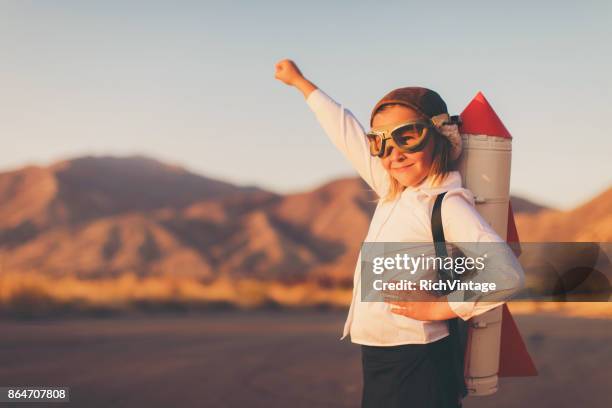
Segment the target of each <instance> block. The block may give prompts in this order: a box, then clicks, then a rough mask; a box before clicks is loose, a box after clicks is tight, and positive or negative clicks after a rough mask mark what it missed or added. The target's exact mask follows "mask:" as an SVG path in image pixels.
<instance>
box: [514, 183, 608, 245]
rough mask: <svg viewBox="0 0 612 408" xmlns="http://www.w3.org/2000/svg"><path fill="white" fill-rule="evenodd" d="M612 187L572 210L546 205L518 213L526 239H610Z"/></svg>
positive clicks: (519, 224)
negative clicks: (539, 209) (549, 207)
mask: <svg viewBox="0 0 612 408" xmlns="http://www.w3.org/2000/svg"><path fill="white" fill-rule="evenodd" d="M611 209H612V188H608V189H607V190H605V191H603V192H602V193H600V194H599V195H597V196H596V197H595V198H593V199H591V200H589V201H587V202H585V203H584V204H582V205H580V206H579V207H576V208H574V209H572V210H569V211H560V210H552V209H544V210H542V211H540V212H537V213H519V214H517V216H516V225H517V229H518V232H519V237H520V239H521V241H523V242H544V241H551V242H611V241H612V211H611Z"/></svg>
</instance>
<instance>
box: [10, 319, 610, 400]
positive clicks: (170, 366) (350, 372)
mask: <svg viewBox="0 0 612 408" xmlns="http://www.w3.org/2000/svg"><path fill="white" fill-rule="evenodd" d="M344 317H345V312H343V311H308V312H304V311H303V312H281V311H258V312H248V313H247V312H236V311H219V312H214V313H209V314H191V315H170V314H168V315H162V316H160V315H156V316H150V315H139V316H124V317H114V318H74V319H63V320H39V321H26V322H24V321H15V320H4V321H1V322H0V386H25V385H49V386H51V385H54V386H69V387H70V388H71V402H70V403H68V404H47V405H49V406H54V407H59V406H75V407H110V406H112V407H168V406H178V407H295V408H299V407H356V406H359V400H360V393H361V378H360V354H359V347H358V346H356V345H354V344H351V343H350V342H347V341H342V342H341V341H339V335H340V331H341V328H342V324H343V321H344ZM517 322H518V324H519V327H520V329H521V331H522V333H523V335H524V337H525V339H526V341H527V344H528V348H529V350H530V352H531V354H532V356H533V357H534V360H535V363H536V365H537V367H538V369H539V372H540V375H539V376H538V377H532V378H510V379H502V381H501V389H500V391H499V392H498V393H497V394H496V395H494V396H490V397H480V398H474V397H472V398H468V399H467V400H466V401H465V403H464V406H465V407H468V408H477V407H491V406H495V407H496V408H505V407H523V406H537V407H539V408H548V407H551V408H552V407H555V408H556V407H575V406H582V407H602V408H603V407H610V406H612V393H610V391H609V369H610V367H612V347H610V344H612V320H604V319H587V318H575V317H572V318H570V317H561V316H556V315H554V314H549V313H537V314H533V315H523V316H518V317H517ZM0 405H1V406H8V404H4V405H2V404H0ZM45 405H46V404H44V403H36V404H26V403H19V404H15V406H18V407H22V408H23V407H27V406H33V407H42V406H45Z"/></svg>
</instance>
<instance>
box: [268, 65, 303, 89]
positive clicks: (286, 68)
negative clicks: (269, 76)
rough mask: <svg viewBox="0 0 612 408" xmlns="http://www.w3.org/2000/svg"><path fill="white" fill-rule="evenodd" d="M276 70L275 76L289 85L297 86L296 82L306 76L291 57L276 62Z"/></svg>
mask: <svg viewBox="0 0 612 408" xmlns="http://www.w3.org/2000/svg"><path fill="white" fill-rule="evenodd" d="M275 68H276V72H275V73H274V78H276V79H278V80H279V81H282V82H284V83H285V84H287V85H291V86H295V84H296V83H297V82H298V81H299V80H300V79H303V78H304V75H302V72H301V71H300V69H299V68H298V67H297V65H295V62H293V61H291V60H290V59H284V60H281V61H279V62H277V63H276V66H275Z"/></svg>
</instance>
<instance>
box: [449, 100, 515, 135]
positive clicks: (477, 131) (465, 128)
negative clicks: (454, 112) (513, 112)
mask: <svg viewBox="0 0 612 408" xmlns="http://www.w3.org/2000/svg"><path fill="white" fill-rule="evenodd" d="M460 116H461V122H462V123H463V124H462V125H461V133H468V134H472V135H488V136H499V137H505V138H512V136H511V135H510V132H508V129H506V127H505V126H504V124H503V123H502V121H501V120H500V119H499V117H498V116H497V114H496V113H495V111H494V110H493V108H492V107H491V105H490V104H489V101H487V99H486V98H485V96H484V95H483V94H482V92H478V93H477V94H476V96H475V97H474V99H472V101H471V102H470V103H469V105H468V106H467V108H465V109H464V110H463V112H462V113H461V115H460Z"/></svg>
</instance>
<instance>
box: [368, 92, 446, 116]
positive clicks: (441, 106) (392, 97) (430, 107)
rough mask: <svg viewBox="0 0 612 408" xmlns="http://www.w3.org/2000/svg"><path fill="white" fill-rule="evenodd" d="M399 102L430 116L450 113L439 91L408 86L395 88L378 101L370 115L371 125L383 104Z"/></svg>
mask: <svg viewBox="0 0 612 408" xmlns="http://www.w3.org/2000/svg"><path fill="white" fill-rule="evenodd" d="M390 104H399V105H404V106H407V107H409V108H412V109H414V110H416V111H417V112H419V113H420V114H421V115H424V116H426V117H428V118H430V119H431V118H432V117H434V116H436V115H440V114H442V113H447V114H448V109H447V107H446V103H445V102H444V101H443V100H442V98H441V97H440V95H438V93H437V92H435V91H432V90H431V89H427V88H420V87H418V86H411V87H406V88H398V89H395V90H393V91H391V92H389V93H388V94H386V95H385V96H383V98H382V99H381V100H380V101H378V103H377V104H376V106H374V109H372V114H371V115H370V126H372V121H373V119H374V115H375V114H376V112H377V111H378V109H379V108H380V107H381V106H383V105H390Z"/></svg>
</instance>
